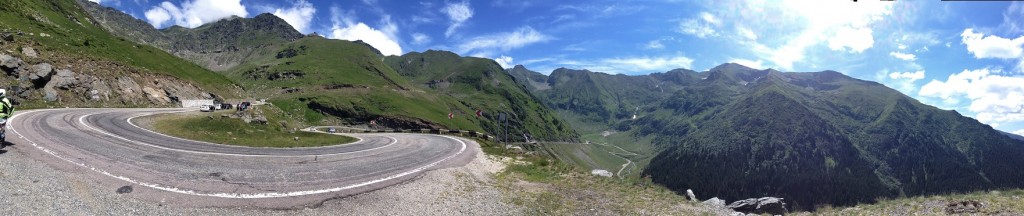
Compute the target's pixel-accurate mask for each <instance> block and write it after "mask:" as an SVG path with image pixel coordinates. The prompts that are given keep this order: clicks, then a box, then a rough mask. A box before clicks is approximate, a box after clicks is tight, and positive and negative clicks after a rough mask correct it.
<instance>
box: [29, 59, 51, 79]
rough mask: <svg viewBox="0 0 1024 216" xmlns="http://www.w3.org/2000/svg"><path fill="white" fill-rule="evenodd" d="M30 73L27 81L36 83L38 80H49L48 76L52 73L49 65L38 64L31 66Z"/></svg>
mask: <svg viewBox="0 0 1024 216" xmlns="http://www.w3.org/2000/svg"><path fill="white" fill-rule="evenodd" d="M30 72H31V74H29V76H28V79H29V80H32V81H37V80H39V79H49V78H50V74H52V73H53V66H52V65H50V64H49V63H40V64H37V65H33V66H32V69H31V71H30Z"/></svg>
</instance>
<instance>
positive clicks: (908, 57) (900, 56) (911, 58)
mask: <svg viewBox="0 0 1024 216" xmlns="http://www.w3.org/2000/svg"><path fill="white" fill-rule="evenodd" d="M889 55H890V56H892V57H896V58H898V59H903V60H906V61H914V60H917V56H915V55H914V54H911V53H902V52H889Z"/></svg>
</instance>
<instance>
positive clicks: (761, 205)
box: [726, 197, 789, 215]
mask: <svg viewBox="0 0 1024 216" xmlns="http://www.w3.org/2000/svg"><path fill="white" fill-rule="evenodd" d="M726 207H727V208H730V209H732V210H734V211H737V212H743V213H751V214H766V213H767V214H772V215H785V214H786V212H788V211H789V210H786V203H785V202H783V198H776V197H762V198H750V199H745V200H739V201H736V202H733V203H732V204H729V205H728V206H726Z"/></svg>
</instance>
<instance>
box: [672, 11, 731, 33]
mask: <svg viewBox="0 0 1024 216" xmlns="http://www.w3.org/2000/svg"><path fill="white" fill-rule="evenodd" d="M721 25H722V20H720V19H718V18H717V17H715V15H713V14H711V13H708V12H701V13H700V14H699V15H698V16H697V17H695V18H691V19H686V20H683V21H680V22H679V32H680V33H683V34H688V35H693V36H695V37H699V38H706V37H709V36H717V35H718V33H717V31H716V30H715V29H716V28H717V27H718V26H721Z"/></svg>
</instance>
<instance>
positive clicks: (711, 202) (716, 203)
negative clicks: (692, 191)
mask: <svg viewBox="0 0 1024 216" xmlns="http://www.w3.org/2000/svg"><path fill="white" fill-rule="evenodd" d="M702 203H703V204H704V205H706V206H708V207H712V208H725V200H722V199H719V198H718V197H712V198H711V199H708V200H704V202H702Z"/></svg>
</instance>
